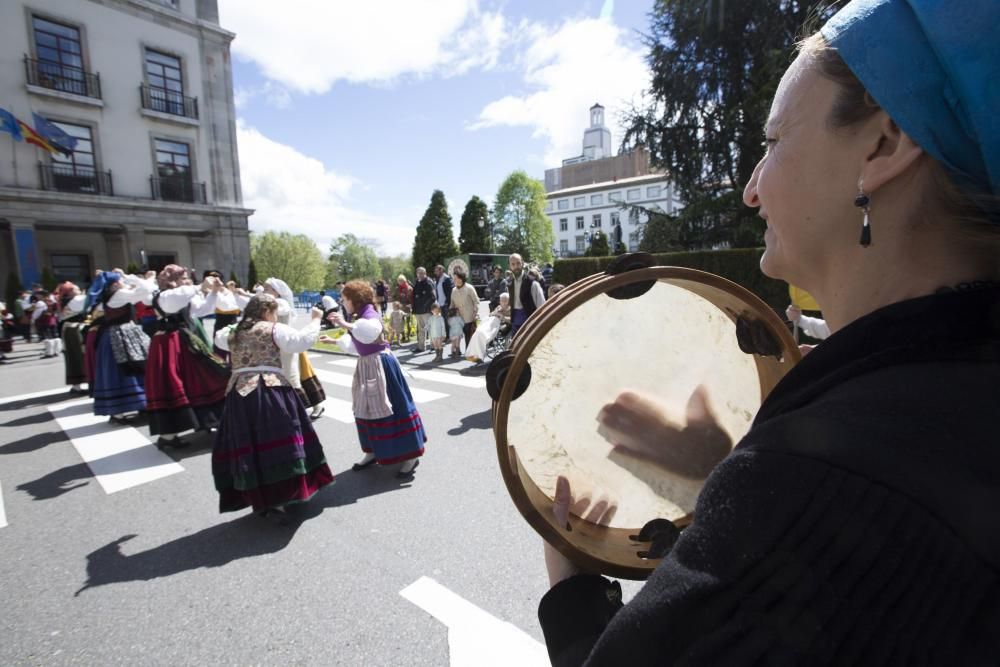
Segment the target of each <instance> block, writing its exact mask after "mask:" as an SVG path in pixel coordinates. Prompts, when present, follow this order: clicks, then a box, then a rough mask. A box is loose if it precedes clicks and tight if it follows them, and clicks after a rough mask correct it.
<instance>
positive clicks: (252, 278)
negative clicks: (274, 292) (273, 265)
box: [247, 257, 260, 289]
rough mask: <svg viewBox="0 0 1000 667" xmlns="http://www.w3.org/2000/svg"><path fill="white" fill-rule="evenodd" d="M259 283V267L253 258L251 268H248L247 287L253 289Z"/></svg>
mask: <svg viewBox="0 0 1000 667" xmlns="http://www.w3.org/2000/svg"><path fill="white" fill-rule="evenodd" d="M259 282H260V280H259V279H258V278H257V265H256V264H255V263H254V261H253V257H251V258H250V266H249V267H247V287H249V288H251V289H252V288H253V286H254V285H256V284H257V283H259Z"/></svg>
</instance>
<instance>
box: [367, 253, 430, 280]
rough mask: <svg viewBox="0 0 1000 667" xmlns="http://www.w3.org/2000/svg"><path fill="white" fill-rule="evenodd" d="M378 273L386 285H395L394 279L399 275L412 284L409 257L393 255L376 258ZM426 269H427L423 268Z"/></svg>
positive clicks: (411, 268) (412, 275) (411, 265)
mask: <svg viewBox="0 0 1000 667" xmlns="http://www.w3.org/2000/svg"><path fill="white" fill-rule="evenodd" d="M378 265H379V269H380V271H379V273H380V275H381V277H382V280H384V281H385V282H386V283H387V284H388V285H390V286H391V285H395V284H396V278H398V277H399V276H400V274H402V275H404V276H406V277H407V279H408V280H409V281H410V282H411V283H412V282H413V278H414V266H413V262H412V261H411V259H410V257H409V255H394V256H392V257H379V258H378ZM424 268H427V267H424Z"/></svg>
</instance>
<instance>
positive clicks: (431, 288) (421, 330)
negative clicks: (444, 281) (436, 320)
mask: <svg viewBox="0 0 1000 667" xmlns="http://www.w3.org/2000/svg"><path fill="white" fill-rule="evenodd" d="M435 292H436V290H435V285H434V281H433V280H431V279H430V278H429V277H428V276H427V269H425V268H424V267H422V266H420V267H417V280H416V282H414V283H413V314H414V316H415V317H416V319H417V352H423V351H424V350H426V349H427V345H426V343H427V322H428V321H429V320H430V318H431V306H433V305H434V302H435V301H436V300H437V296H436V294H435Z"/></svg>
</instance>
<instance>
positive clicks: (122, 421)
mask: <svg viewBox="0 0 1000 667" xmlns="http://www.w3.org/2000/svg"><path fill="white" fill-rule="evenodd" d="M108 421H109V422H110V423H112V424H121V425H122V426H128V425H129V424H131V423H132V420H131V419H128V418H127V417H115V416H113V415H112V416H111V417H108Z"/></svg>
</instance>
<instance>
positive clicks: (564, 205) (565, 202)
mask: <svg viewBox="0 0 1000 667" xmlns="http://www.w3.org/2000/svg"><path fill="white" fill-rule="evenodd" d="M558 208H559V210H560V211H565V210H567V209H568V208H569V200H568V199H560V200H559V203H558Z"/></svg>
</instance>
